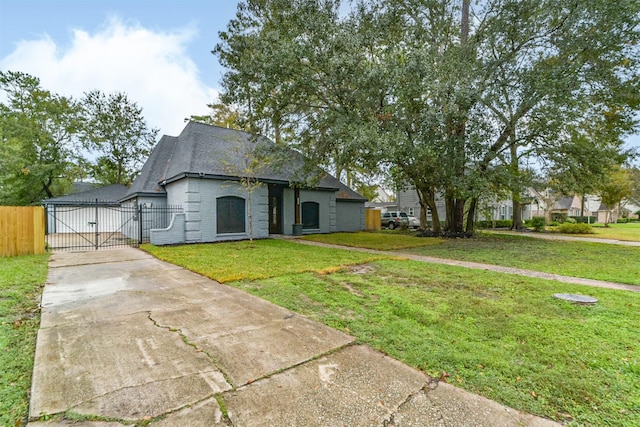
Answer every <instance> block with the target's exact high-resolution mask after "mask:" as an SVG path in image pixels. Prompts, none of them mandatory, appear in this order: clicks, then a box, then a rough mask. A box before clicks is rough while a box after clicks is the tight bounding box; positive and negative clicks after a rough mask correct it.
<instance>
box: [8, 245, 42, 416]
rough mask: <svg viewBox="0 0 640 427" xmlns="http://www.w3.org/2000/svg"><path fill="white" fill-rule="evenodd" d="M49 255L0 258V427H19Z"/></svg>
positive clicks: (26, 402)
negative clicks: (0, 426)
mask: <svg viewBox="0 0 640 427" xmlns="http://www.w3.org/2000/svg"><path fill="white" fill-rule="evenodd" d="M47 260H48V255H46V254H45V255H31V256H20V257H11V258H0V372H1V374H0V425H2V426H21V425H24V424H23V423H25V422H26V420H27V417H28V415H29V389H30V388H31V375H32V371H33V358H34V354H35V348H36V335H37V333H38V327H39V326H40V309H39V301H40V295H41V294H42V287H43V286H44V283H45V280H46V277H47Z"/></svg>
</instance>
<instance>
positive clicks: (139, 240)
mask: <svg viewBox="0 0 640 427" xmlns="http://www.w3.org/2000/svg"><path fill="white" fill-rule="evenodd" d="M137 210H138V245H141V244H142V203H138V206H137Z"/></svg>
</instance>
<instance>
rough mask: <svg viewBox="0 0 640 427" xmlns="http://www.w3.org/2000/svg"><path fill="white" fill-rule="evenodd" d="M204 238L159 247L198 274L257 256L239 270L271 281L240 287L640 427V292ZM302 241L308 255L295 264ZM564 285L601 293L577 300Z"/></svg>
mask: <svg viewBox="0 0 640 427" xmlns="http://www.w3.org/2000/svg"><path fill="white" fill-rule="evenodd" d="M274 245H275V246H274ZM197 246H201V248H200V249H198V250H193V251H188V252H189V254H188V256H187V255H186V252H185V251H187V250H188V248H190V247H191V246H189V247H172V248H161V249H162V252H163V259H165V260H167V261H172V260H173V259H174V255H175V259H176V260H177V261H178V262H176V263H178V264H180V265H183V266H185V267H187V268H190V269H192V270H194V271H197V272H200V273H202V272H203V269H204V270H207V268H204V267H203V266H209V265H212V264H216V263H218V262H219V261H220V260H224V255H225V254H231V255H234V257H232V258H230V259H229V261H228V262H231V263H235V262H236V261H238V260H244V259H251V260H253V262H252V263H250V264H246V265H245V264H244V263H242V262H240V265H239V267H238V269H239V270H243V269H245V268H246V269H247V271H245V272H244V275H245V276H246V277H255V276H258V275H260V276H263V277H269V278H265V279H257V280H250V279H243V280H239V281H235V282H231V283H230V285H232V286H235V287H238V288H240V289H243V290H245V291H248V292H250V293H252V294H255V295H258V296H260V297H262V298H265V299H267V300H269V301H272V302H274V303H276V304H278V305H281V306H283V307H286V308H288V309H290V310H293V311H297V312H299V313H302V314H305V315H307V316H309V317H311V318H315V319H317V320H319V321H322V322H324V323H326V324H328V325H330V326H332V327H335V328H338V329H341V330H343V331H346V332H348V333H350V334H352V335H354V336H355V337H356V338H357V340H358V341H359V342H361V343H366V344H369V345H371V346H372V347H374V348H377V349H379V350H381V351H383V352H385V353H387V354H389V355H391V356H393V357H394V358H397V359H399V360H402V361H404V362H405V363H407V364H409V365H411V366H414V367H416V368H419V369H422V370H423V371H425V372H427V373H428V374H430V375H432V376H434V377H437V378H442V379H443V380H446V381H448V382H450V383H452V384H455V385H457V386H460V387H463V388H465V389H467V390H470V391H472V392H476V393H479V394H482V395H484V396H487V397H489V398H491V399H495V400H497V401H499V402H502V403H504V404H506V405H509V406H512V407H514V408H516V409H520V410H523V411H526V412H530V413H534V414H538V415H541V416H545V417H549V418H554V419H557V420H560V421H563V422H574V423H575V424H576V425H611V426H614V425H640V361H639V360H638V354H640V347H639V344H638V340H637V337H638V336H640V294H636V293H631V292H623V291H613V290H608V289H600V288H587V287H582V286H577V285H569V284H563V283H558V282H554V281H545V280H540V279H531V278H524V277H519V276H514V275H506V274H500V273H494V272H487V271H478V270H468V269H464V268H459V267H450V266H442V265H433V264H426V263H420V262H415V261H399V260H391V259H386V260H380V261H375V262H367V261H366V254H358V253H355V252H351V251H348V250H340V249H328V248H318V247H308V246H303V245H299V244H296V243H294V242H283V241H277V242H276V243H272V241H260V242H254V243H253V244H249V243H242V244H238V243H225V244H215V245H197ZM439 246H440V245H439ZM207 247H215V250H213V249H211V251H212V252H210V251H209V249H207ZM298 247H300V249H297V248H298ZM275 248H278V249H277V250H278V251H282V252H283V256H278V255H276V254H274V253H273V251H274V250H275ZM303 248H304V249H303ZM147 249H148V250H150V252H152V253H153V252H154V251H155V249H153V248H147ZM298 250H304V252H303V253H302V254H304V255H303V256H304V257H305V258H304V259H297V258H296V259H295V261H294V259H292V258H290V257H291V256H292V255H293V254H301V253H299V252H298ZM302 254H301V255H302ZM356 254H357V255H358V256H362V258H360V259H359V260H358V259H355V258H352V257H354V256H355V255H356ZM212 255H213V258H211V256H212ZM320 258H322V259H323V260H324V261H323V262H319V263H317V264H316V266H315V267H312V265H311V264H312V263H313V261H311V260H314V259H320ZM332 260H333V261H332ZM264 262H268V269H269V274H266V273H265V272H264V271H263V267H262V266H261V265H260V264H262V263H264ZM296 264H301V266H302V265H306V272H303V273H296V272H294V271H297V270H300V271H302V270H305V268H302V269H300V268H298V266H296ZM349 265H351V266H349ZM554 293H584V294H588V295H592V296H595V297H596V298H598V299H599V300H600V301H599V303H598V304H596V305H595V306H577V305H572V304H570V303H567V302H564V301H561V300H557V299H554V298H553V297H552V295H553V294H554Z"/></svg>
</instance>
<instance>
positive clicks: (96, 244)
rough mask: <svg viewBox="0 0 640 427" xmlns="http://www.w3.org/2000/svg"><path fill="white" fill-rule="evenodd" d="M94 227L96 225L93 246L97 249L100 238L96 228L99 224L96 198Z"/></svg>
mask: <svg viewBox="0 0 640 427" xmlns="http://www.w3.org/2000/svg"><path fill="white" fill-rule="evenodd" d="M94 227H96V240H95V248H96V251H97V250H98V247H99V239H100V233H99V232H98V228H99V227H100V225H99V224H98V199H96V221H95V225H94Z"/></svg>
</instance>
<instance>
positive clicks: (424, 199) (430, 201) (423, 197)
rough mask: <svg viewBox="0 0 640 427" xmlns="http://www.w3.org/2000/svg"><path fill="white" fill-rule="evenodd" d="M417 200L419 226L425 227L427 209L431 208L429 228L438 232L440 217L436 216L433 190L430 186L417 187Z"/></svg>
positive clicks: (436, 210)
mask: <svg viewBox="0 0 640 427" xmlns="http://www.w3.org/2000/svg"><path fill="white" fill-rule="evenodd" d="M416 192H417V193H418V200H419V202H420V227H421V228H424V229H426V228H428V227H427V210H428V209H431V222H432V224H431V228H432V229H433V232H434V233H440V232H441V231H442V230H441V228H440V217H439V216H438V208H437V205H436V198H435V194H436V192H435V190H434V189H432V188H428V189H424V188H417V189H416Z"/></svg>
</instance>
